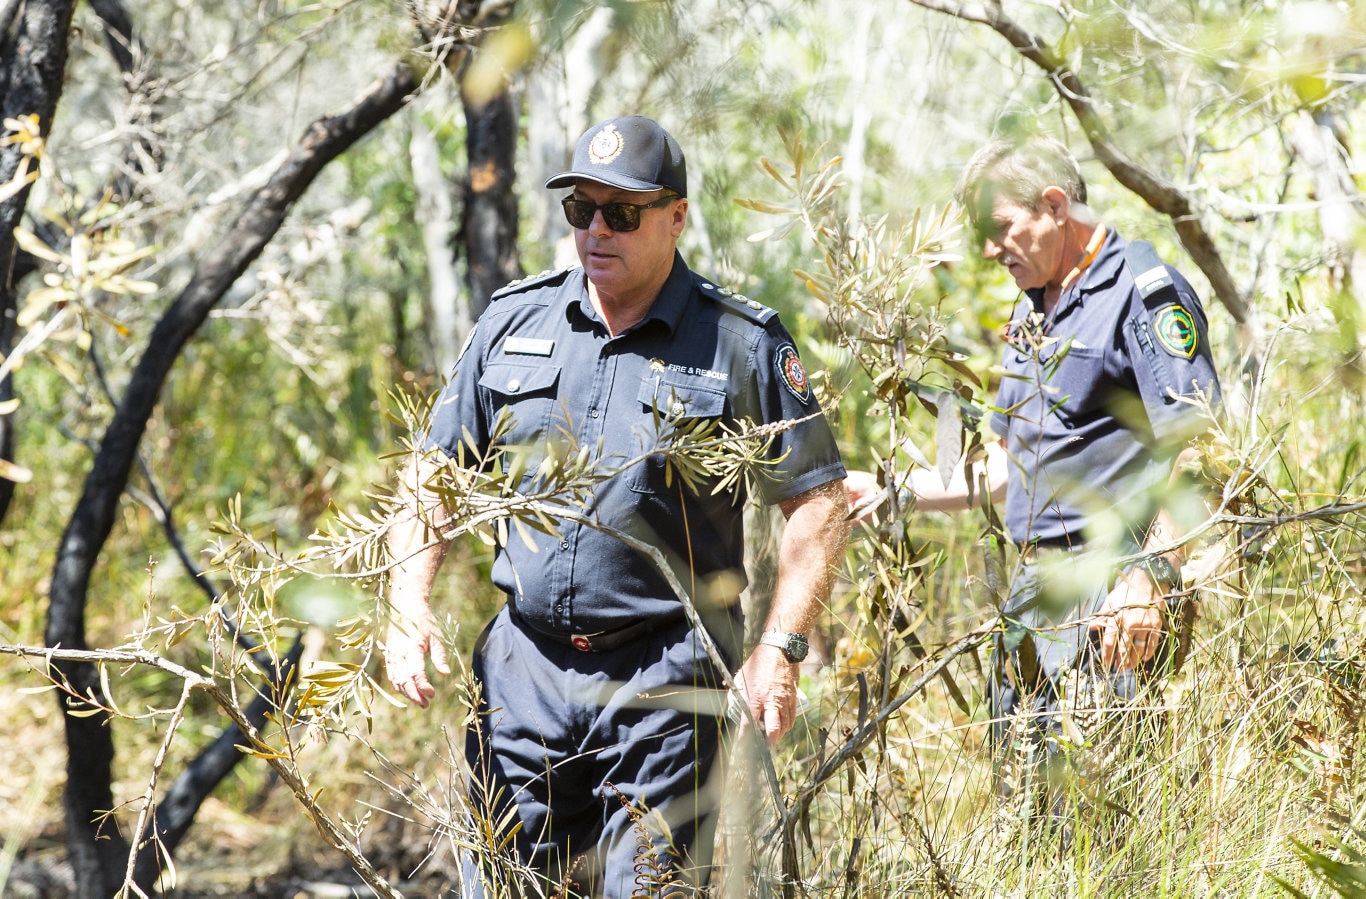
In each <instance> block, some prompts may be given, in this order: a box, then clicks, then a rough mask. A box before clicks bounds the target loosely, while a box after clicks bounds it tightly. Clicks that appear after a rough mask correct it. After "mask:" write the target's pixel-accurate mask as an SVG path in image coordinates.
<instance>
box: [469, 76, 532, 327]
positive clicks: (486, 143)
mask: <svg viewBox="0 0 1366 899" xmlns="http://www.w3.org/2000/svg"><path fill="white" fill-rule="evenodd" d="M460 98H461V100H462V101H463V102H464V104H465V146H466V150H467V153H468V155H469V173H468V175H467V179H466V182H465V190H464V195H465V205H464V209H463V211H462V213H461V218H460V221H461V229H460V230H461V236H462V237H463V239H464V247H465V261H466V265H467V271H466V282H467V284H468V286H469V302H470V313H471V315H470V317H471V319H472V320H473V319H477V318H478V317H479V314H480V313H481V312H483V311H484V309H485V308H487V306H488V304H489V297H491V296H492V295H493V292H494V291H495V290H497V289H498V288H500V287H502V286H503V285H504V284H507V283H508V282H509V281H511V280H513V279H514V278H519V277H521V276H522V264H521V261H520V260H519V258H518V255H517V195H516V194H515V193H514V192H513V186H514V183H515V181H516V178H517V169H516V162H515V160H516V154H517V101H516V98H515V97H514V96H513V95H512V92H511V91H510V90H508V88H507V87H506V86H504V88H503V90H501V91H500V92H499V93H498V94H496V95H495V96H493V97H492V98H489V99H488V100H484V99H482V98H476V97H473V96H471V95H470V93H469V92H467V91H465V90H464V89H463V88H462V90H461V92H460Z"/></svg>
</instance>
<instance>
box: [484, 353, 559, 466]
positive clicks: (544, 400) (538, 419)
mask: <svg viewBox="0 0 1366 899" xmlns="http://www.w3.org/2000/svg"><path fill="white" fill-rule="evenodd" d="M559 382H560V367H559V366H558V365H519V364H516V363H509V362H495V363H491V364H490V365H489V366H488V367H487V368H485V369H484V373H483V375H482V376H481V377H480V378H479V387H480V389H481V390H482V391H484V392H485V393H486V394H487V400H488V402H489V407H488V408H489V411H490V412H491V413H492V414H491V417H490V419H489V426H490V428H496V427H497V424H496V423H497V421H498V416H499V415H501V414H502V412H503V410H504V409H506V410H507V413H508V414H509V415H510V416H511V425H510V427H509V428H508V430H507V431H506V432H505V433H503V434H501V435H500V436H499V438H498V441H497V442H498V443H502V444H529V445H532V446H539V445H540V443H541V440H542V438H543V437H544V435H545V434H546V433H547V430H548V429H549V427H550V416H551V414H552V413H553V412H554V411H555V408H556V406H557V404H558V393H557V391H556V387H557V386H558V385H559Z"/></svg>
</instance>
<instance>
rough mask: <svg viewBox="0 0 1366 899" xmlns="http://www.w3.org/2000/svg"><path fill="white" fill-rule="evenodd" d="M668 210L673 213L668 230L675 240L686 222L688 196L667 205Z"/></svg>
mask: <svg viewBox="0 0 1366 899" xmlns="http://www.w3.org/2000/svg"><path fill="white" fill-rule="evenodd" d="M669 211H670V212H672V213H673V218H672V219H671V220H670V222H669V226H670V227H669V230H670V232H671V233H672V234H673V236H674V239H675V240H676V239H678V236H679V235H680V234H682V233H683V226H684V225H686V224H687V223H688V198H687V197H683V198H682V199H680V200H679V201H678V202H677V203H675V204H673V205H672V206H670V207H669Z"/></svg>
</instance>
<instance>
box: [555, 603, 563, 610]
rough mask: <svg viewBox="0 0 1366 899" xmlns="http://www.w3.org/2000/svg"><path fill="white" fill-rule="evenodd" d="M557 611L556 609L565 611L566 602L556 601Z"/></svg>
mask: <svg viewBox="0 0 1366 899" xmlns="http://www.w3.org/2000/svg"><path fill="white" fill-rule="evenodd" d="M555 611H556V612H563V611H564V603H562V602H557V603H555Z"/></svg>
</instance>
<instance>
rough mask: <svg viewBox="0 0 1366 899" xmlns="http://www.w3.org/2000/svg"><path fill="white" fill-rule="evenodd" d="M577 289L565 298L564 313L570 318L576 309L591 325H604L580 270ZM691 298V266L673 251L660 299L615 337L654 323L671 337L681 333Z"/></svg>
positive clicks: (585, 277) (661, 288) (658, 297)
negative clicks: (572, 311) (679, 326)
mask: <svg viewBox="0 0 1366 899" xmlns="http://www.w3.org/2000/svg"><path fill="white" fill-rule="evenodd" d="M571 280H572V281H574V283H576V284H577V285H578V288H579V289H578V290H577V291H576V292H572V293H571V294H569V295H568V296H567V297H566V304H565V313H566V315H567V314H569V311H570V310H572V309H577V310H578V312H579V314H580V315H582V316H584V317H585V318H587V319H589V320H590V321H595V322H598V323H599V324H601V323H602V319H601V318H600V317H599V316H598V313H597V310H596V309H594V308H593V303H592V301H591V300H589V298H588V282H587V276H585V275H584V273H583V270H582V269H580V270H579V272H578V277H577V278H575V279H571ZM691 297H692V273H691V272H690V271H689V270H688V265H687V263H685V262H684V261H683V256H682V254H681V253H679V252H678V251H677V250H674V264H673V268H672V269H670V270H669V277H668V278H666V279H665V281H664V284H663V286H662V287H660V288H659V296H657V297H655V301H654V303H652V304H651V305H650V311H649V312H646V313H645V317H644V318H642V319H641V320H640V321H639V322H637V323H636V324H634V325H632V326H631V327H630V328H628V329H626V330H625V331H623V332H621V334H618V335H616V336H617V337H621V336H622V334H630V333H631V332H632V331H636V330H638V329H640V328H643V327H645V325H646V324H647V323H649V322H652V321H657V322H659V323H661V324H662V325H663V326H664V327H665V328H667V329H668V331H669V333H670V334H672V333H673V332H674V331H676V330H678V323H679V322H681V321H682V320H683V315H684V313H685V312H686V311H687V308H688V301H689V300H690V298H691Z"/></svg>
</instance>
